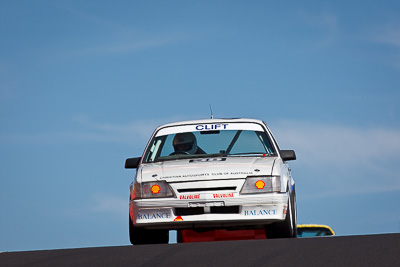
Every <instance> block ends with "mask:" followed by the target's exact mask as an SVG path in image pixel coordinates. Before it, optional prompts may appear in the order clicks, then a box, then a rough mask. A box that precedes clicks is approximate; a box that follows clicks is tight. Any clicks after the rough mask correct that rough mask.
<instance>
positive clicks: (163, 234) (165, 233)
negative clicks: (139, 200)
mask: <svg viewBox="0 0 400 267" xmlns="http://www.w3.org/2000/svg"><path fill="white" fill-rule="evenodd" d="M129 240H130V241H131V244H132V245H145V244H168V240H169V230H164V229H154V230H153V229H151V230H150V229H143V228H138V227H135V226H134V225H133V223H132V220H131V217H129Z"/></svg>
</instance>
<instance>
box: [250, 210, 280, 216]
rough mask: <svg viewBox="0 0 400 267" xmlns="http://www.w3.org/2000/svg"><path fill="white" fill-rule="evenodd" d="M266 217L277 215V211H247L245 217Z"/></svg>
mask: <svg viewBox="0 0 400 267" xmlns="http://www.w3.org/2000/svg"><path fill="white" fill-rule="evenodd" d="M264 215H276V210H270V209H261V210H257V209H254V210H245V211H244V216H264Z"/></svg>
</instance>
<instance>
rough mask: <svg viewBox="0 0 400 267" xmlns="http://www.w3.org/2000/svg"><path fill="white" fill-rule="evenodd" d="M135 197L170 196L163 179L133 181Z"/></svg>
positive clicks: (170, 192) (167, 186) (168, 188)
mask: <svg viewBox="0 0 400 267" xmlns="http://www.w3.org/2000/svg"><path fill="white" fill-rule="evenodd" d="M134 191H135V197H136V198H153V197H172V196H173V194H172V191H171V188H170V187H169V185H168V184H167V183H166V182H164V181H157V182H146V183H135V189H134Z"/></svg>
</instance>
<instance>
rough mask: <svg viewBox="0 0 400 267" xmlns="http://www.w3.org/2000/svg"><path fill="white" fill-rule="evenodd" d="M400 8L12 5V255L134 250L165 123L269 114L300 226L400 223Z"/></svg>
mask: <svg viewBox="0 0 400 267" xmlns="http://www.w3.org/2000/svg"><path fill="white" fill-rule="evenodd" d="M399 13H400V2H399V1H383V2H382V1H350V2H349V1H301V2H299V1H73V0H71V1H46V0H42V1H24V0H20V1H11V0H3V1H1V2H0V38H1V42H0V122H1V126H0V212H1V216H0V251H20V250H40V249H58V248H71V247H88V246H115V245H127V244H129V239H128V197H129V184H130V182H131V180H132V179H133V176H134V172H133V171H132V170H131V171H129V170H125V169H124V168H123V166H124V161H125V158H128V157H134V156H140V155H141V154H142V152H143V149H144V147H145V145H146V143H147V141H148V138H149V137H150V135H151V133H152V131H153V130H154V128H155V127H156V126H158V125H160V124H164V123H168V122H173V121H179V120H191V119H203V118H208V117H209V115H210V114H209V104H211V105H212V107H213V111H214V116H215V117H222V118H224V117H250V118H257V119H262V120H265V121H266V122H267V123H268V124H269V126H270V128H271V130H272V131H273V132H274V133H275V136H276V137H277V139H278V142H279V143H280V146H281V147H282V148H286V149H295V151H296V153H297V158H298V160H297V161H295V162H291V167H292V169H293V175H294V178H295V180H296V187H297V188H296V192H297V198H298V220H299V223H320V224H328V225H330V226H331V227H332V228H333V229H334V230H335V232H336V233H337V234H338V235H360V234H361V235H362V234H379V233H394V232H396V233H397V232H399V231H400V210H399V208H398V203H399V202H400V194H399V193H400V179H399V173H400V157H399V155H400V105H399V99H400V17H399V16H398V14H399Z"/></svg>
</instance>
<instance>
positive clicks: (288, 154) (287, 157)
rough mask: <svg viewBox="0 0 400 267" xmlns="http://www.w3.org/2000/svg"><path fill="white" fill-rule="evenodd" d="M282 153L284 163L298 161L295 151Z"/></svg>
mask: <svg viewBox="0 0 400 267" xmlns="http://www.w3.org/2000/svg"><path fill="white" fill-rule="evenodd" d="M280 152H281V157H282V160H283V161H287V160H295V159H296V153H295V152H294V150H281V151H280Z"/></svg>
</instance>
